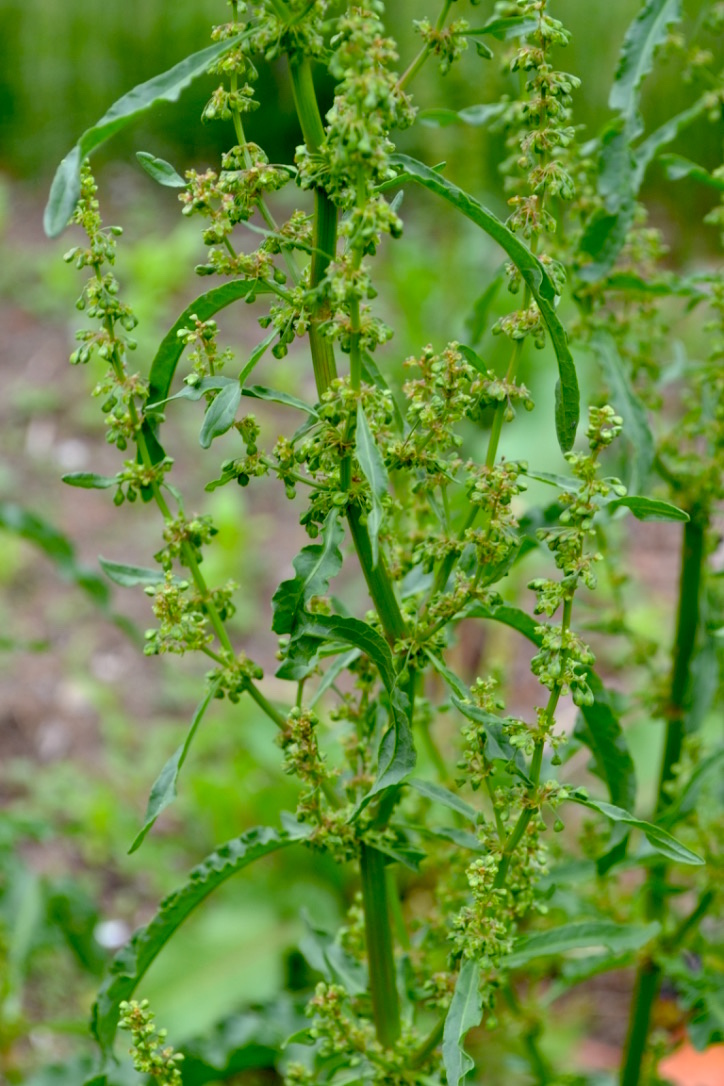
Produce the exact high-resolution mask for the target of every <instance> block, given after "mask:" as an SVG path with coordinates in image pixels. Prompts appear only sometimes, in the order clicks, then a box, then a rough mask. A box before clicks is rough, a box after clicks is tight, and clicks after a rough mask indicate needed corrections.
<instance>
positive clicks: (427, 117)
mask: <svg viewBox="0 0 724 1086" xmlns="http://www.w3.org/2000/svg"><path fill="white" fill-rule="evenodd" d="M505 110H506V105H505V103H504V102H487V103H485V104H481V105H476V106H466V107H465V109H443V108H440V109H421V110H420V112H419V113H418V114H417V120H418V121H420V123H421V124H424V125H428V126H431V127H435V128H447V127H448V126H449V125H451V124H466V125H471V126H472V127H473V128H480V127H482V126H483V125H486V124H488V122H489V121H494V120H496V118H498V117H500V116H502V115H503V113H504V112H505Z"/></svg>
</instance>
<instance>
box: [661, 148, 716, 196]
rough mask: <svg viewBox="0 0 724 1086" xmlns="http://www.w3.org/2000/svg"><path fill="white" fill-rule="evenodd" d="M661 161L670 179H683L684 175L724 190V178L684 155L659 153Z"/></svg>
mask: <svg viewBox="0 0 724 1086" xmlns="http://www.w3.org/2000/svg"><path fill="white" fill-rule="evenodd" d="M659 162H660V163H661V165H662V166H663V167H664V170H665V171H666V176H667V177H668V179H669V181H681V179H682V178H684V177H690V178H691V179H692V180H693V181H701V183H702V184H704V185H710V186H711V187H712V188H715V189H717V190H718V191H719V192H724V178H722V177H715V176H714V174H712V173H709V171H708V170H706V169H704V167H703V166H700V165H699V164H698V163H697V162H692V161H691V159H690V158H684V156H683V155H659Z"/></svg>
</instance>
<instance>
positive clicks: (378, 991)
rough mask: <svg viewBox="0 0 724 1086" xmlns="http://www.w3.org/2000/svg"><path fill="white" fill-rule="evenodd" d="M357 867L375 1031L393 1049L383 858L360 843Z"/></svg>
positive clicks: (394, 1015) (394, 1000)
mask: <svg viewBox="0 0 724 1086" xmlns="http://www.w3.org/2000/svg"><path fill="white" fill-rule="evenodd" d="M360 868H361V873H362V900H363V902H364V911H365V935H366V939H367V959H368V962H369V971H370V991H371V993H372V1013H373V1016H374V1020H375V1030H376V1032H377V1040H378V1041H379V1042H380V1044H381V1045H383V1046H384V1047H385V1048H392V1046H393V1045H394V1043H395V1041H396V1040H397V1038H398V1037H399V1036H400V1002H399V997H398V994H397V981H396V977H395V958H394V953H393V946H392V925H391V923H390V908H389V902H388V898H387V880H386V876H385V858H384V856H383V855H382V853H381V852H378V851H377V849H375V848H371V847H370V846H369V845H366V844H364V842H362V844H361V846H360Z"/></svg>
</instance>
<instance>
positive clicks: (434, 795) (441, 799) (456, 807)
mask: <svg viewBox="0 0 724 1086" xmlns="http://www.w3.org/2000/svg"><path fill="white" fill-rule="evenodd" d="M405 784H407V786H408V787H409V788H414V790H415V791H416V792H419V794H420V795H421V796H425V798H426V799H429V800H432V801H433V803H440V804H441V805H442V806H443V807H447V808H448V810H449V811H455V812H456V813H457V814H461V815H462V816H463V818H467V820H468V821H469V822H472V824H473V825H474V826H477V824H478V819H479V814H478V812H477V811H476V810H475V808H474V807H471V806H470V804H469V803H466V802H465V800H464V799H461V798H460V796H458V795H456V794H455V792H451V791H450V789H449V788H443V786H442V785H441V784H434V783H433V782H432V781H423V780H420V778H419V777H412V778H410V780H408V781H405Z"/></svg>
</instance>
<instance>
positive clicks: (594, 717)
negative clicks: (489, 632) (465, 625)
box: [453, 603, 635, 802]
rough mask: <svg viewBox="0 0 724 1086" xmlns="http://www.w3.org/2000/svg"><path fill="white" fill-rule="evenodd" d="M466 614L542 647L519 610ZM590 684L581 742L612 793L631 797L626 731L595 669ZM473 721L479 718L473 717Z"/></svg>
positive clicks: (479, 607)
mask: <svg viewBox="0 0 724 1086" xmlns="http://www.w3.org/2000/svg"><path fill="white" fill-rule="evenodd" d="M465 614H466V615H468V616H470V617H479V618H486V619H493V620H494V621H495V622H502V623H503V624H504V625H505V626H509V627H511V628H512V629H514V630H517V631H518V633H521V634H522V635H523V636H524V637H526V638H527V639H528V640H529V641H531V642H532V643H533V644H534V645H540V644H541V634H540V632H539V625H538V623H537V622H536V620H535V619H534V618H532V617H531V616H530V615H528V614H526V612H525V611H522V610H521V609H520V608H519V607H511V606H510V605H509V604H503V605H502V606H500V607H494V608H492V607H487V606H486V605H485V604H481V603H475V604H473V605H472V606H471V607H469V608H466V610H465ZM586 680H587V682H588V685H589V687H590V688H591V692H592V693H593V705H592V706H591V707H590V713H589V715H588V717H587V718H586V723H587V728H586V730H585V731H584V732H583V734H581V735H580V738H581V739H582V740H583V742H586V745H587V746H589V747H590V749H591V751H592V752H593V754H594V758H595V759H596V763H597V766H598V768H599V769H600V772H601V775H602V777H603V778H604V779H605V780H606V783H607V784H608V786H609V789H611V788H613V789H614V790H615V791H616V793H617V794H618V795H621V794H626V795H628V794H629V793H630V792H632V791H633V789H634V787H635V779H634V767H633V762H632V760H631V756H630V754H629V753H628V748H627V746H626V741H625V737H624V734H623V731H622V729H621V726H620V724H618V721H617V720H616V718H615V715H614V714H613V710H612V708H611V702H610V697H609V695H608V693H607V691H606V688H605V687H604V686H603V684H602V683H601V680H600V679H599V678H598V676H597V675H596V673H595V672H594V671H592V670H591V669H587V675H586ZM453 701H454V702H455V704H456V705H457V707H458V708H459V709H460V711H461V712H463V713H466V715H468V716H470V715H471V710H470V709H468V707H467V706H464V705H463V704H462V703H460V702H457V701H456V700H455V698H453ZM473 719H475V718H474V717H473ZM487 730H488V745H489V744H490V743H491V740H492V739H493V738H496V733H495V732H491V728H490V726H488V729H487ZM589 733H592V734H589ZM587 740H588V742H587ZM498 743H499V747H501V749H503V750H504V748H502V745H501V744H500V742H499V741H498ZM494 749H495V748H494V747H490V756H492V757H495V755H494V754H493V751H494ZM619 802H620V800H619Z"/></svg>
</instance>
